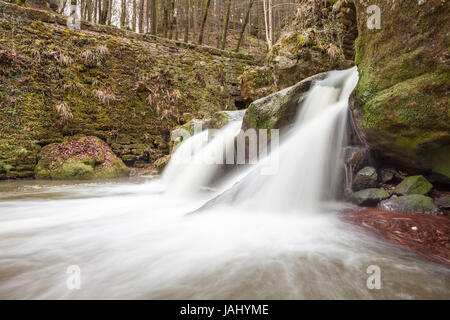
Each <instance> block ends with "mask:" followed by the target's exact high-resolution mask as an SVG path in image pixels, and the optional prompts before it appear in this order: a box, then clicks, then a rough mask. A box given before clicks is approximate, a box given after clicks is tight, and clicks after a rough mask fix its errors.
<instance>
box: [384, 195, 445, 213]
mask: <svg viewBox="0 0 450 320" xmlns="http://www.w3.org/2000/svg"><path fill="white" fill-rule="evenodd" d="M378 208H379V209H382V210H389V211H400V212H423V213H429V214H439V213H440V211H439V209H438V207H437V206H436V205H435V204H434V202H433V199H431V198H430V197H427V196H423V195H420V194H413V195H409V196H400V197H396V196H394V197H392V198H390V199H387V200H384V201H381V202H380V203H379V205H378Z"/></svg>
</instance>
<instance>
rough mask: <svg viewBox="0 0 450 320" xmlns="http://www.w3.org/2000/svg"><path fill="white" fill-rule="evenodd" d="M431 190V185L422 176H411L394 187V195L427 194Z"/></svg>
mask: <svg viewBox="0 0 450 320" xmlns="http://www.w3.org/2000/svg"><path fill="white" fill-rule="evenodd" d="M432 188H433V185H432V184H431V183H429V182H428V180H427V179H425V177H424V176H422V175H419V176H411V177H407V178H405V179H404V180H403V181H402V182H401V183H400V184H399V185H397V187H395V193H398V194H402V195H409V194H427V193H428V192H429V191H430V190H431V189H432Z"/></svg>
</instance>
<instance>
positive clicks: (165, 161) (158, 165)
mask: <svg viewBox="0 0 450 320" xmlns="http://www.w3.org/2000/svg"><path fill="white" fill-rule="evenodd" d="M170 157H171V155H170V154H168V155H166V156H164V157H162V158H159V159H158V160H156V161H155V162H154V163H153V164H154V165H155V167H156V169H158V171H159V172H161V171H162V170H163V169H164V168H165V167H166V166H167V164H168V163H169V161H170Z"/></svg>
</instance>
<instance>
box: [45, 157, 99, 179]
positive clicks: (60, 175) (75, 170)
mask: <svg viewBox="0 0 450 320" xmlns="http://www.w3.org/2000/svg"><path fill="white" fill-rule="evenodd" d="M50 176H51V178H52V179H55V180H66V179H81V180H85V179H92V178H94V168H92V167H91V166H89V165H86V164H84V163H83V162H81V161H68V162H66V163H64V164H63V165H62V166H61V167H59V168H56V169H55V170H52V171H51V173H50Z"/></svg>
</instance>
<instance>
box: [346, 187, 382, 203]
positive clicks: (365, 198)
mask: <svg viewBox="0 0 450 320" xmlns="http://www.w3.org/2000/svg"><path fill="white" fill-rule="evenodd" d="M387 198H389V193H387V191H386V190H384V189H383V188H371V189H364V190H360V191H358V192H355V193H353V195H352V202H353V203H354V204H357V205H359V206H376V205H377V204H378V203H379V202H380V201H381V200H384V199H387Z"/></svg>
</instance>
